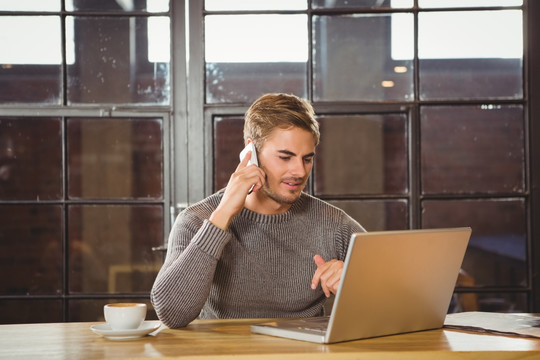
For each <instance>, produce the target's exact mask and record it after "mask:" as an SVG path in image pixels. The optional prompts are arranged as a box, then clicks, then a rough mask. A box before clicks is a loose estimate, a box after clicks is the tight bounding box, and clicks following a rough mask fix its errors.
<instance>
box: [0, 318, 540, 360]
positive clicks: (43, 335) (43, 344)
mask: <svg viewBox="0 0 540 360" xmlns="http://www.w3.org/2000/svg"><path fill="white" fill-rule="evenodd" d="M256 322H261V320H260V319H259V320H247V319H244V320H211V321H210V320H197V321H194V322H193V323H192V324H190V325H189V326H188V327H186V328H183V329H167V328H161V329H160V330H158V331H157V333H155V334H154V333H153V334H152V336H145V337H142V338H139V339H132V340H124V341H111V340H107V339H105V338H103V337H101V336H99V335H97V334H94V333H93V332H92V331H91V330H90V325H92V324H93V323H53V324H21V325H0V359H10V360H16V359H70V360H75V359H132V358H143V359H144V358H166V359H177V358H182V359H222V360H224V359H252V358H255V357H256V358H257V359H261V360H264V359H279V360H284V359H306V360H308V359H309V360H319V359H339V360H341V359H395V358H396V357H399V358H400V359H411V360H412V359H414V360H417V359H437V360H444V359H480V358H485V359H490V360H493V359H495V360H497V359H540V339H532V338H522V337H514V336H499V335H488V334H480V333H471V332H465V331H458V330H450V329H439V330H430V331H422V332H416V333H409V334H401V335H393V336H385V337H379V338H373V339H365V340H358V341H351V342H344V343H338V344H331V345H320V344H314V343H309V342H303V341H296V340H288V339H281V338H277V337H271V336H265V335H257V334H251V332H250V328H249V325H250V324H252V323H256Z"/></svg>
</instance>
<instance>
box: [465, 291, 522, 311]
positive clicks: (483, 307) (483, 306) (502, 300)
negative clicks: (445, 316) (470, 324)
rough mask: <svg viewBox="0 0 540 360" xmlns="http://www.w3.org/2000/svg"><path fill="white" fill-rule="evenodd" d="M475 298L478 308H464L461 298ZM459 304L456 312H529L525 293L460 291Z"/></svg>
mask: <svg viewBox="0 0 540 360" xmlns="http://www.w3.org/2000/svg"><path fill="white" fill-rule="evenodd" d="M467 298H468V299H473V301H474V303H473V304H474V305H475V306H476V309H475V310H474V309H471V310H469V309H467V308H463V307H462V304H461V302H462V301H460V300H464V299H467ZM455 299H457V300H458V301H457V304H456V305H457V306H456V309H455V310H456V311H455V312H461V311H485V312H506V313H525V312H528V310H527V309H528V305H527V294H525V293H474V294H473V293H458V294H456V296H455Z"/></svg>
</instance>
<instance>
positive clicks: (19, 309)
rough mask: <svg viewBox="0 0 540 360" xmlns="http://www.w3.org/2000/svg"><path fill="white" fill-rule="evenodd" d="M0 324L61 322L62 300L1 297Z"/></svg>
mask: <svg viewBox="0 0 540 360" xmlns="http://www.w3.org/2000/svg"><path fill="white" fill-rule="evenodd" d="M0 309H2V311H0V324H33V323H51V322H62V321H63V316H62V314H63V311H62V300H36V299H32V300H30V299H16V300H15V299H13V300H11V299H2V300H0ZM13 357H16V355H13Z"/></svg>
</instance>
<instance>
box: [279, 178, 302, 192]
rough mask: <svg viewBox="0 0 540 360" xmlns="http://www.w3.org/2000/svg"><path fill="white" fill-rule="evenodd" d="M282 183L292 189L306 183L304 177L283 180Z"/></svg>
mask: <svg viewBox="0 0 540 360" xmlns="http://www.w3.org/2000/svg"><path fill="white" fill-rule="evenodd" d="M282 183H283V184H284V185H285V186H287V187H288V188H289V189H291V190H297V189H298V188H299V187H301V186H302V184H303V183H304V181H303V179H294V180H289V179H287V180H283V181H282Z"/></svg>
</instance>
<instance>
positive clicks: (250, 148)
mask: <svg viewBox="0 0 540 360" xmlns="http://www.w3.org/2000/svg"><path fill="white" fill-rule="evenodd" d="M248 151H251V159H249V162H248V165H251V164H255V165H257V166H259V161H257V150H256V149H255V145H254V144H253V142H250V143H248V144H247V145H246V147H245V148H244V150H242V152H241V153H240V161H242V160H244V158H245V157H246V155H247V153H248Z"/></svg>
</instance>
